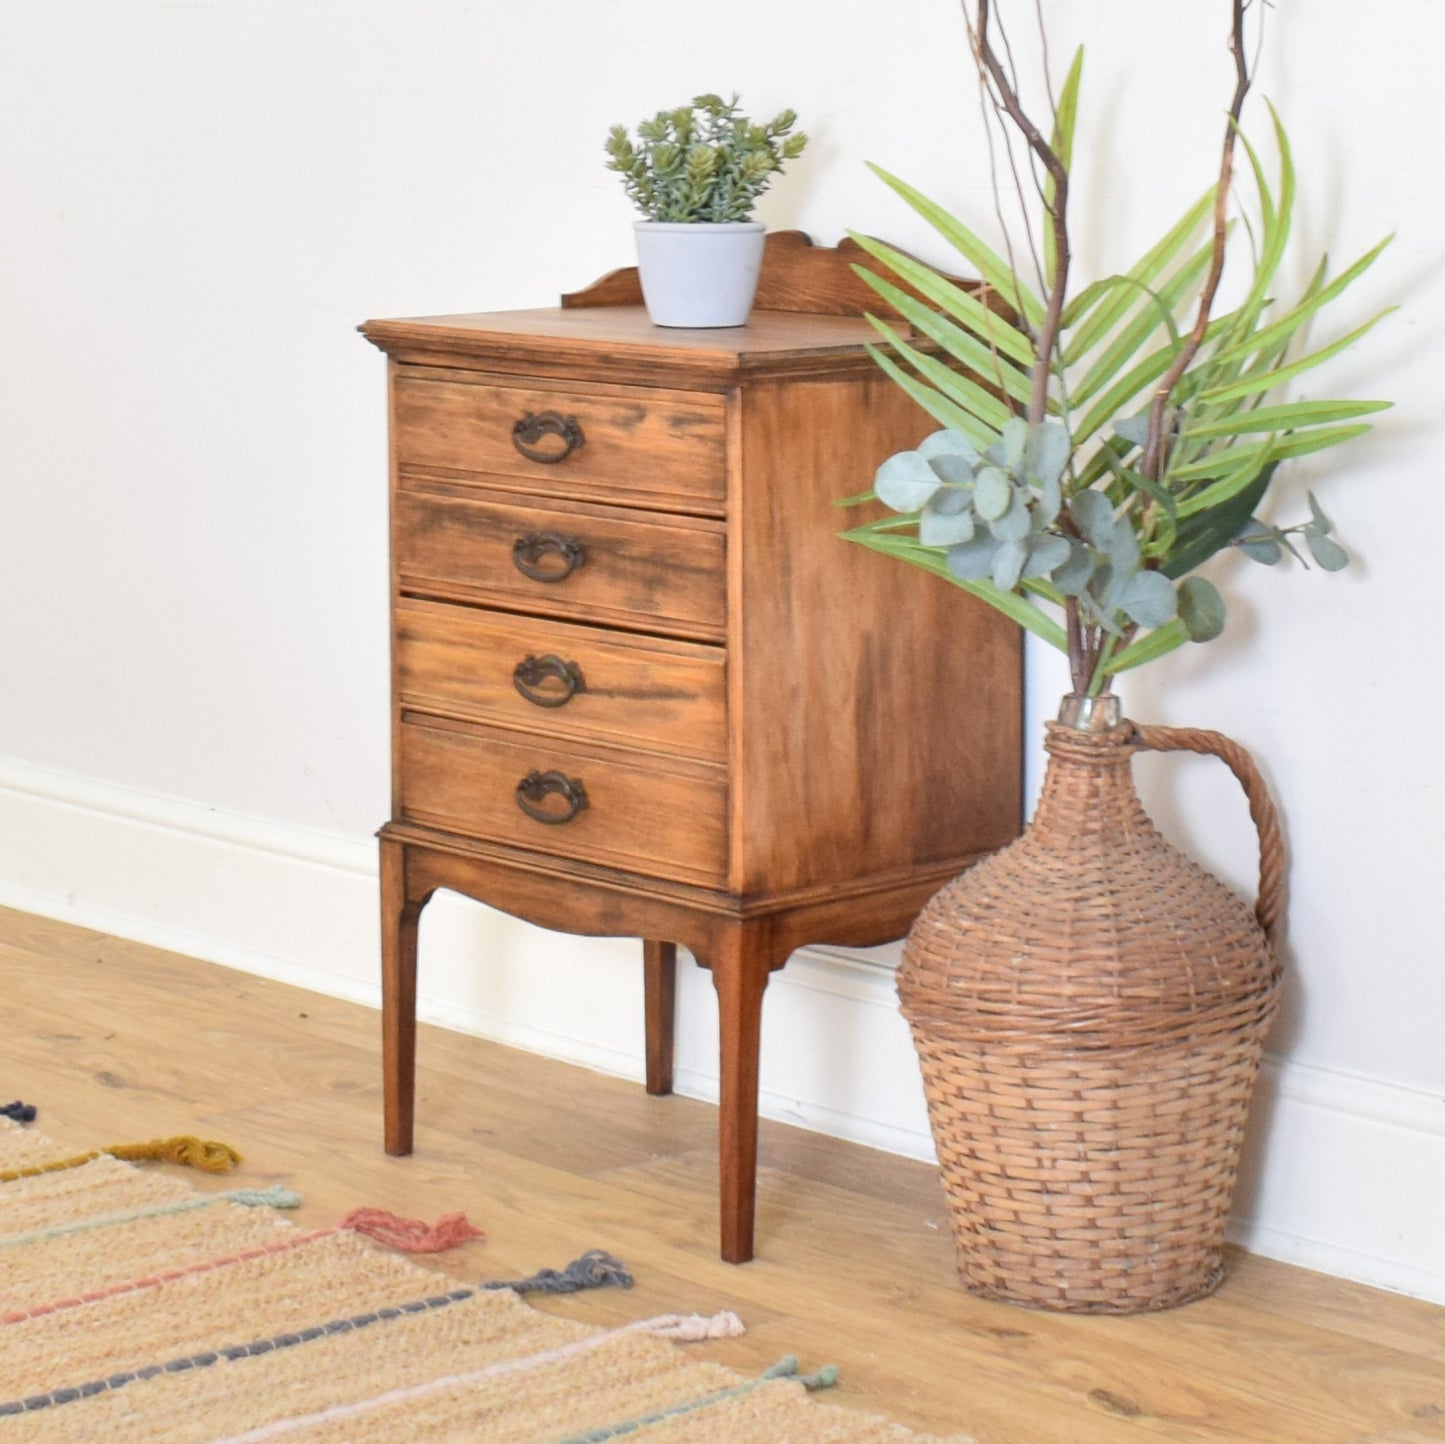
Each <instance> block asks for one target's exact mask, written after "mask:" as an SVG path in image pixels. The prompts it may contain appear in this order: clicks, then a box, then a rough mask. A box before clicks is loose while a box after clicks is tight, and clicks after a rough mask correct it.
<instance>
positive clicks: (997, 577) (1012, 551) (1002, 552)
mask: <svg viewBox="0 0 1445 1444" xmlns="http://www.w3.org/2000/svg"><path fill="white" fill-rule="evenodd" d="M1028 556H1029V549H1028V548H1027V547H1026V546H1025V545H1024V544H1023V542H1021V541H1006V542H1004V543H1003V544H1002V545H1001V546H1000V547H999V549H998V550H997V551H996V552H995V553H994V556H993V584H994V586H996V587H998V588H1000V590H1002V591H1005V592H1011V591H1013V589H1014V588H1015V587H1016V586H1018V584H1019V578H1020V577H1022V576H1023V574H1024V563H1025V562H1026V561H1027V560H1028Z"/></svg>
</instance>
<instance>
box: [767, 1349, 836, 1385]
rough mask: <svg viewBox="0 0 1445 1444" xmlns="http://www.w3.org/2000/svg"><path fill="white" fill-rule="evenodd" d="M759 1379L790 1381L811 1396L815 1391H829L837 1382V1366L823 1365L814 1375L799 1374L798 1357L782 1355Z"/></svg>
mask: <svg viewBox="0 0 1445 1444" xmlns="http://www.w3.org/2000/svg"><path fill="white" fill-rule="evenodd" d="M759 1378H762V1379H792V1380H793V1381H794V1382H795V1383H798V1384H801V1385H802V1386H803V1387H804V1388H805V1389H806V1390H807V1391H808V1392H809V1393H810V1394H811V1393H812V1392H813V1391H814V1390H815V1389H831V1388H832V1387H833V1385H834V1384H836V1383H837V1382H838V1366H837V1365H836V1364H824V1365H823V1367H822V1368H821V1369H819V1370H818V1372H817V1373H816V1374H800V1373H799V1372H798V1356H797V1355H796V1354H784V1355H783V1357H782V1358H781V1359H779V1360H778V1362H777V1363H776V1364H774V1365H773V1366H772V1368H770V1369H764V1370H763V1372H762V1374H761V1375H759Z"/></svg>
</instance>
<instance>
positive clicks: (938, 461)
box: [918, 447, 973, 486]
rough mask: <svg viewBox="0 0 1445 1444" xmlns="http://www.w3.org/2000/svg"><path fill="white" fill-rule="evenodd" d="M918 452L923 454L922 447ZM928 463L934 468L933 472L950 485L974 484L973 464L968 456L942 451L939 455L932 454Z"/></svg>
mask: <svg viewBox="0 0 1445 1444" xmlns="http://www.w3.org/2000/svg"><path fill="white" fill-rule="evenodd" d="M918 454H919V455H920V456H922V455H923V449H922V447H920V448H919V450H918ZM928 464H929V466H930V467H932V468H933V474H934V475H935V476H936V477H937V478H938V479H939V480H940V481H942V482H946V483H947V484H948V485H949V486H972V485H973V464H972V463H971V462H970V461H969V460H968V458H967V457H964V456H960V455H958V453H957V452H951V451H945V452H940V453H939V454H938V455H937V456H930V457H929V458H928Z"/></svg>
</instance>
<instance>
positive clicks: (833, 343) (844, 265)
mask: <svg viewBox="0 0 1445 1444" xmlns="http://www.w3.org/2000/svg"><path fill="white" fill-rule="evenodd" d="M867 261H868V256H867V253H866V252H865V251H863V250H862V248H861V247H859V246H858V245H857V244H856V243H854V242H853V241H851V240H844V241H842V242H840V243H839V244H838V245H837V246H835V247H834V246H815V245H814V244H813V243H812V242H811V241H810V240H809V239H808V237H807V236H805V235H804V234H803V233H802V232H801V231H777V232H771V233H769V235H768V237H767V242H766V246H765V249H764V252H763V267H762V275H761V278H760V280H759V284H758V298H757V302H756V304H755V306H754V308H753V313H752V315H751V316H750V317H749V318H748V323H747V325H746V326H734V327H728V328H722V329H716V330H691V329H681V328H677V327H662V326H654V325H653V324H652V322H651V321H650V320H649V319H648V316H647V312H646V311H645V310H644V309H643V307H642V304H641V302H642V289H641V287H640V285H639V284H638V279H637V271H636V269H635V268H628V269H625V270H621V271H613V272H612V273H611V274H610V275H607V276H603V277H602V278H601V279H600V280H599V281H596V282H594V283H593V284H592V285H591V286H589V287H587V288H586V289H585V290H582V291H577V292H573V293H572V294H571V295H567V296H564V297H563V298H562V305H561V306H560V307H557V308H547V309H545V310H536V311H491V312H485V313H482V314H479V315H469V316H417V317H412V318H410V319H406V320H394V321H367V322H366V323H365V324H364V325H363V326H362V327H361V331H362V333H363V334H364V335H365V336H366V337H367V339H368V340H370V341H372V342H373V343H374V344H375V345H377V346H379V347H380V348H381V349H382V350H383V351H386V352H388V353H390V354H391V355H392V356H393V357H395V358H396V359H398V360H402V361H412V362H418V363H420V364H423V365H428V364H429V365H435V366H458V367H464V368H478V367H481V368H485V369H488V370H496V371H510V372H526V373H530V374H533V375H537V374H543V375H558V376H562V375H573V376H576V375H579V374H586V375H589V376H607V377H611V378H613V379H617V380H628V381H640V382H643V383H646V382H649V381H651V382H654V383H656V384H674V385H684V386H685V385H688V384H689V383H690V384H693V385H699V386H709V385H712V386H716V385H724V386H730V385H735V384H737V383H739V382H741V381H743V380H745V379H748V378H751V377H765V376H800V375H802V376H806V375H820V374H826V375H838V374H840V373H842V374H847V373H850V372H853V373H870V374H876V370H875V368H874V365H873V362H872V361H871V359H870V358H869V356H868V353H867V351H866V350H865V347H866V345H867V343H868V342H870V341H875V340H877V333H876V332H875V331H874V329H873V327H872V325H870V324H869V322H868V321H867V320H866V319H865V318H864V313H865V312H873V313H875V314H877V315H879V316H882V317H884V318H885V319H886V320H887V323H888V324H889V325H893V326H896V327H897V329H898V330H899V331H900V332H906V331H907V330H908V327H907V326H906V325H905V324H904V322H903V321H902V320H901V319H899V317H898V316H897V313H896V312H894V311H893V310H892V309H891V308H890V307H889V306H888V305H887V304H886V303H885V302H884V300H883V298H882V297H881V296H879V295H877V294H876V293H875V292H874V291H873V289H872V288H871V287H870V286H868V285H867V284H866V282H865V281H864V280H863V279H862V278H861V277H860V276H859V275H858V273H857V267H858V266H859V265H860V264H861V263H863V262H867ZM944 279H945V280H948V281H950V282H952V283H954V284H956V285H960V286H964V287H966V288H968V289H970V290H973V291H975V292H976V293H980V294H981V291H980V287H979V285H978V283H977V282H968V281H962V280H960V278H958V277H956V276H949V277H944ZM914 339H915V343H916V344H918V345H919V346H920V348H921V349H923V350H931V349H933V348H932V347H931V346H930V345H929V344H928V343H927V342H926V341H924V340H922V338H921V337H915V338H914Z"/></svg>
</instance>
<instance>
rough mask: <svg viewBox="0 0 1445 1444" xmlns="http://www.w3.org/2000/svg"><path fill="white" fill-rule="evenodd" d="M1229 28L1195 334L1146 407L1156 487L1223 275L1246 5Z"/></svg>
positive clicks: (1242, 0) (1147, 448)
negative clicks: (1219, 146)
mask: <svg viewBox="0 0 1445 1444" xmlns="http://www.w3.org/2000/svg"><path fill="white" fill-rule="evenodd" d="M1233 5H1234V22H1233V26H1232V28H1231V30H1230V37H1229V49H1230V53H1231V54H1232V55H1233V56H1234V75H1235V80H1234V98H1233V100H1232V101H1231V102H1230V106H1229V120H1228V122H1227V123H1226V125H1225V128H1224V147H1223V151H1222V154H1221V156H1220V161H1219V188H1218V190H1217V191H1216V192H1215V196H1214V247H1213V255H1212V258H1211V260H1210V264H1209V274H1208V276H1207V277H1206V278H1205V281H1204V289H1203V290H1202V291H1201V292H1200V296H1199V311H1198V314H1197V315H1196V316H1195V318H1194V328H1193V330H1192V331H1190V333H1189V335H1188V336H1187V337H1186V338H1185V341H1184V345H1183V346H1181V347H1180V349H1179V354H1178V355H1177V356H1175V358H1174V361H1173V364H1172V365H1171V366H1170V367H1169V369H1168V371H1166V372H1165V373H1164V376H1163V377H1162V379H1161V380H1160V382H1159V385H1158V387H1157V388H1156V390H1155V392H1154V397H1153V400H1152V401H1151V402H1150V405H1149V431H1148V436H1147V439H1146V441H1145V444H1144V455H1143V457H1142V459H1141V461H1140V464H1139V470H1140V471H1141V472H1142V473H1143V475H1144V476H1146V477H1147V478H1148V479H1149V480H1150V481H1157V480H1158V479H1159V477H1160V476H1161V475H1163V472H1164V465H1165V463H1166V461H1167V460H1168V450H1167V448H1166V446H1165V430H1166V428H1165V413H1166V412H1167V410H1168V406H1169V398H1170V396H1171V395H1172V394H1173V391H1174V388H1175V386H1177V385H1178V384H1179V379H1180V377H1182V376H1183V375H1184V373H1185V372H1186V371H1187V370H1188V369H1189V366H1190V363H1191V362H1192V361H1193V360H1194V358H1195V356H1196V355H1197V354H1198V352H1199V348H1200V346H1201V345H1203V343H1204V335H1205V332H1206V331H1207V330H1208V329H1209V317H1210V312H1211V311H1212V310H1213V308H1214V297H1215V294H1216V293H1217V292H1218V290H1219V281H1220V277H1221V276H1222V275H1223V274H1224V250H1225V240H1226V238H1227V236H1228V233H1229V185H1230V180H1231V178H1232V176H1233V175H1234V142H1235V137H1236V136H1237V135H1238V134H1239V116H1240V112H1241V111H1242V110H1243V108H1244V97H1245V96H1246V95H1247V94H1248V93H1249V84H1250V73H1249V62H1248V58H1247V57H1246V55H1245V51H1244V12H1245V10H1246V8H1247V7H1248V0H1233Z"/></svg>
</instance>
